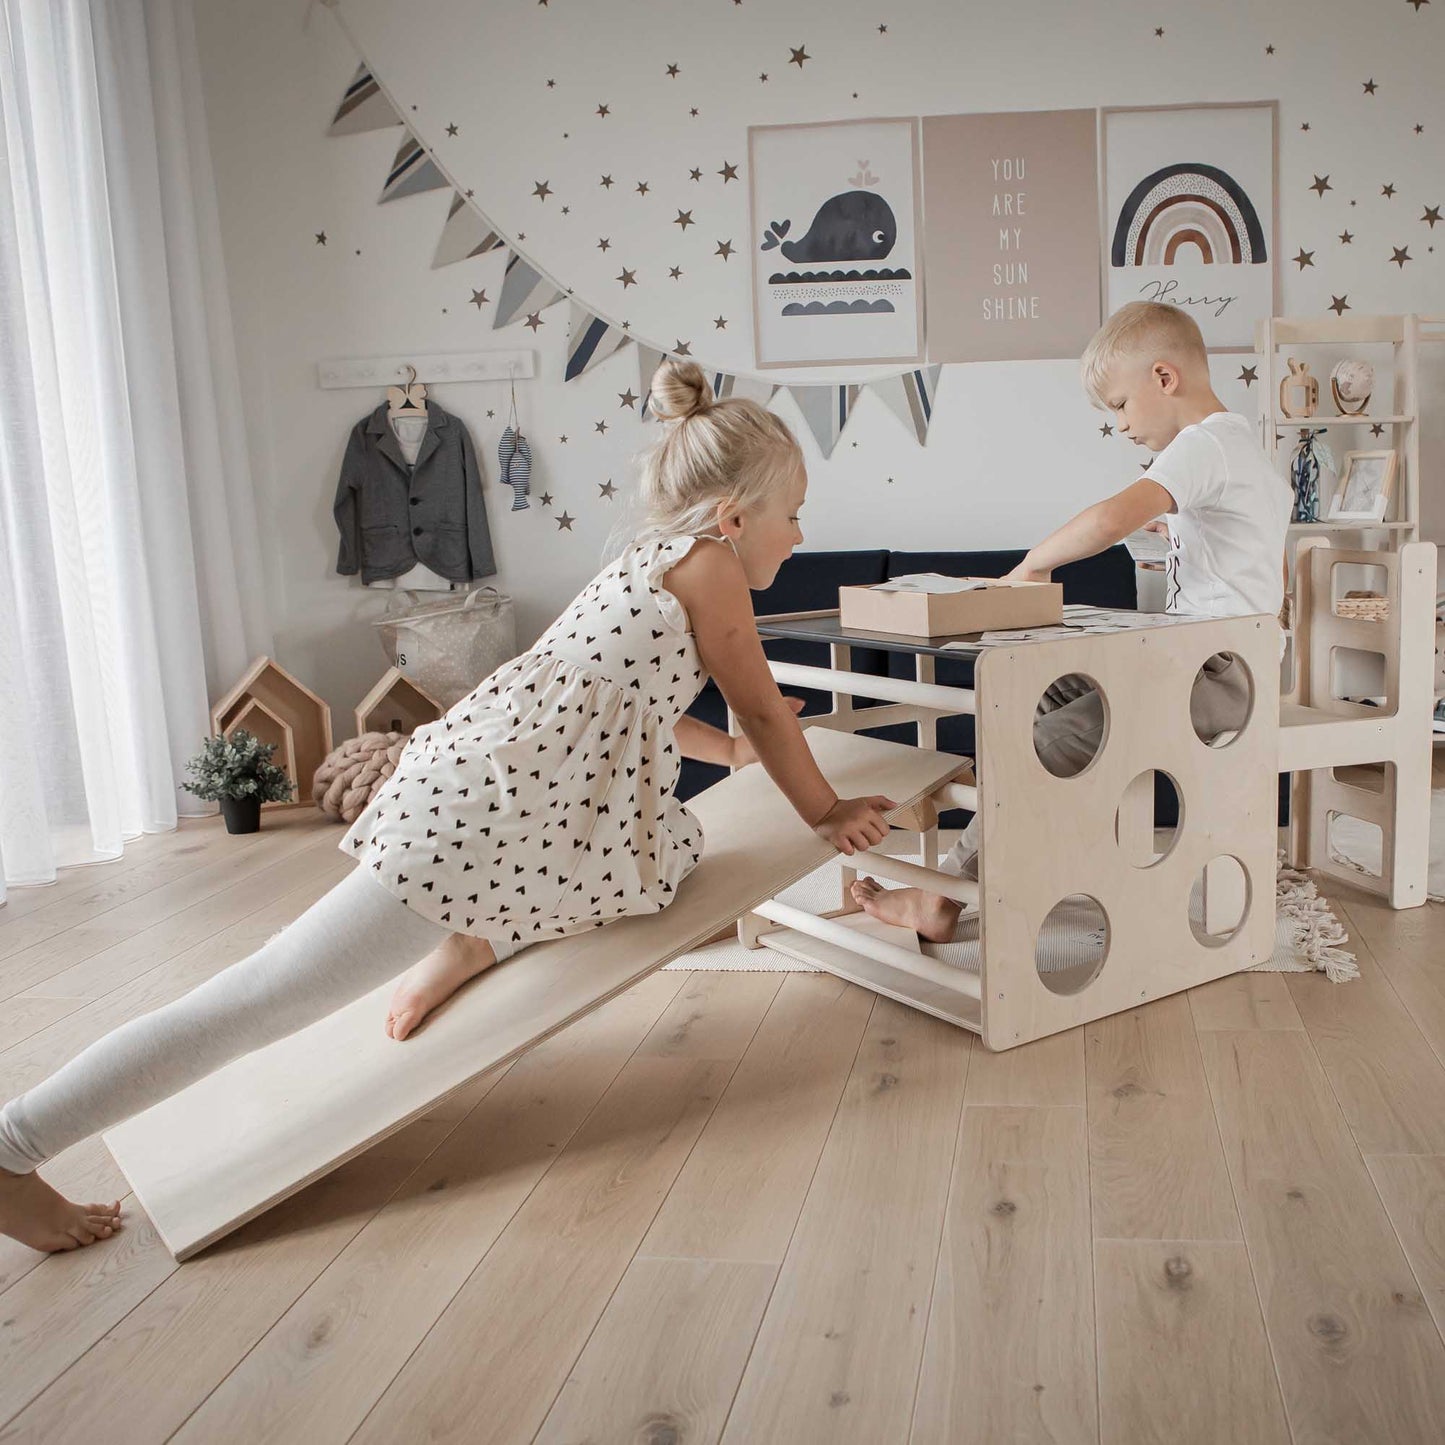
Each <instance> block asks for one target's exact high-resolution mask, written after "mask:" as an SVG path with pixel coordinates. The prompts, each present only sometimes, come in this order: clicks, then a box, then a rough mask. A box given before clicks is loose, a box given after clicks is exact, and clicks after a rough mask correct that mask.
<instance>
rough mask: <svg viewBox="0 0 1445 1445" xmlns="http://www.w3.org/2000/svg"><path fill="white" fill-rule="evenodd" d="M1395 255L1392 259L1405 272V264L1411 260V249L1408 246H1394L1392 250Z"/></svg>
mask: <svg viewBox="0 0 1445 1445" xmlns="http://www.w3.org/2000/svg"><path fill="white" fill-rule="evenodd" d="M1391 250H1392V251H1393V252H1394V254H1393V255H1392V256H1391V257H1390V259H1391V260H1392V261H1393V262H1394V263H1395V264H1396V265H1397V266H1398V267H1399V268H1400V269H1401V270H1402V271H1403V270H1404V269H1405V262H1406V261H1408V260H1409V259H1410V248H1409V247H1408V246H1394V247H1392V248H1391Z"/></svg>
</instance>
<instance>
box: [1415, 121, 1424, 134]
mask: <svg viewBox="0 0 1445 1445" xmlns="http://www.w3.org/2000/svg"><path fill="white" fill-rule="evenodd" d="M1424 133H1425V127H1424V126H1423V125H1421V124H1420V123H1419V121H1416V122H1415V134H1416V135H1423V134H1424Z"/></svg>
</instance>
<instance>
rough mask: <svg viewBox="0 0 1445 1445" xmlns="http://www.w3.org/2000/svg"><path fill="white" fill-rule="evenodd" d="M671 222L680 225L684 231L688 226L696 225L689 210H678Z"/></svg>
mask: <svg viewBox="0 0 1445 1445" xmlns="http://www.w3.org/2000/svg"><path fill="white" fill-rule="evenodd" d="M672 224H673V225H674V226H681V227H682V229H683V230H684V231H685V230H687V228H688V227H689V226H695V225H697V222H696V221H694V220H693V218H692V212H691V211H679V212H678V213H677V219H676V220H675V221H674V222H673V223H672Z"/></svg>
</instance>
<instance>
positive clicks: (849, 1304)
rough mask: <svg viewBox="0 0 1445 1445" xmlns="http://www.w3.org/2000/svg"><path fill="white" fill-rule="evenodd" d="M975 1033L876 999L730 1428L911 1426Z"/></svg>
mask: <svg viewBox="0 0 1445 1445" xmlns="http://www.w3.org/2000/svg"><path fill="white" fill-rule="evenodd" d="M970 1046H971V1035H969V1034H967V1033H964V1032H963V1031H961V1030H959V1029H957V1028H954V1027H952V1026H950V1025H948V1024H945V1023H942V1022H941V1021H939V1020H938V1019H935V1018H932V1017H931V1016H929V1015H927V1014H921V1013H918V1012H917V1011H915V1010H910V1009H908V1008H906V1007H904V1006H903V1005H902V1004H898V1003H894V1002H893V1001H892V1000H891V999H886V998H880V999H878V1001H877V1002H876V1003H875V1004H874V1007H873V1014H872V1017H871V1019H870V1020H869V1024H868V1029H867V1032H866V1033H865V1034H864V1037H863V1043H862V1045H861V1047H860V1048H859V1051H858V1058H857V1062H856V1063H855V1064H854V1067H853V1070H852V1073H851V1075H850V1076H849V1079H848V1084H847V1088H846V1089H845V1090H844V1093H843V1098H842V1102H841V1104H840V1105H839V1109H838V1117H837V1121H836V1122H835V1123H834V1125H833V1129H832V1132H831V1133H830V1134H829V1136H828V1142H827V1144H826V1145H825V1146H824V1149H823V1154H822V1158H821V1159H820V1160H819V1162H818V1171H817V1175H816V1176H815V1178H814V1180H813V1184H812V1187H811V1188H810V1189H809V1191H808V1196H807V1200H806V1202H805V1203H804V1206H803V1212H802V1215H801V1217H800V1219H799V1221H798V1228H797V1232H796V1234H795V1235H794V1237H793V1241H792V1244H791V1246H790V1247H789V1249H788V1252H787V1255H786V1256H785V1258H784V1260H783V1266H782V1269H781V1271H780V1273H779V1277H778V1283H777V1287H776V1288H775V1289H774V1291H773V1297H772V1300H771V1302H770V1304H769V1306H768V1310H767V1314H766V1315H765V1316H764V1318H763V1323H762V1326H761V1328H760V1330H759V1332H758V1338H757V1341H756V1343H755V1344H754V1346H753V1352H752V1356H751V1358H750V1359H749V1361H748V1367H747V1370H746V1372H745V1373H744V1375H743V1380H742V1384H741V1386H740V1387H739V1390H738V1396H737V1400H736V1402H735V1404H734V1406H733V1410H732V1413H731V1415H730V1416H729V1418H728V1422H727V1427H726V1429H725V1431H724V1433H723V1439H724V1440H725V1441H728V1442H733V1445H752V1442H755V1441H763V1440H769V1441H771V1440H778V1441H784V1440H786V1441H789V1442H796V1445H804V1442H812V1441H819V1442H824V1441H826V1442H829V1445H842V1442H845V1441H861V1442H867V1445H876V1442H878V1441H883V1440H888V1441H894V1440H903V1439H905V1438H906V1437H907V1430H908V1419H909V1415H910V1413H911V1411H912V1407H913V1394H914V1384H915V1381H916V1379H917V1376H918V1367H919V1361H920V1359H921V1358H922V1353H923V1340H924V1328H925V1325H926V1323H927V1319H928V1305H929V1298H930V1295H931V1293H932V1287H933V1273H934V1267H935V1261H936V1259H937V1254H938V1245H939V1239H940V1231H941V1229H942V1225H943V1216H944V1208H945V1204H946V1200H947V1192H948V1179H949V1171H950V1168H951V1166H952V1161H953V1150H954V1140H955V1138H956V1136H957V1131H958V1117H959V1110H960V1109H961V1107H962V1103H963V1089H964V1082H965V1078H966V1076H967V1072H968V1063H969V1055H970Z"/></svg>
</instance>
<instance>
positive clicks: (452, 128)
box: [447, 123, 457, 135]
mask: <svg viewBox="0 0 1445 1445" xmlns="http://www.w3.org/2000/svg"><path fill="white" fill-rule="evenodd" d="M456 133H457V127H456V125H455V123H453V124H452V125H449V126H448V127H447V134H448V135H455V134H456Z"/></svg>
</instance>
